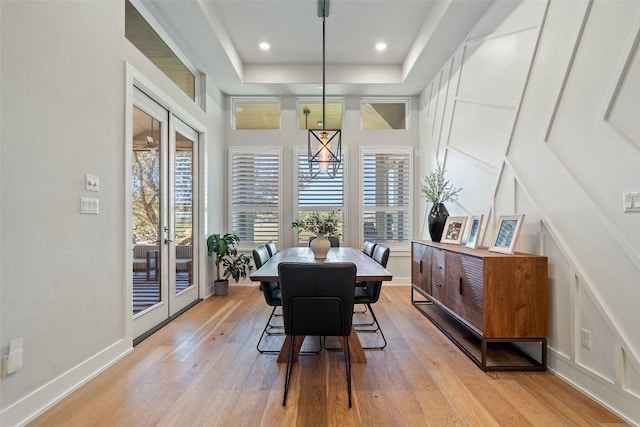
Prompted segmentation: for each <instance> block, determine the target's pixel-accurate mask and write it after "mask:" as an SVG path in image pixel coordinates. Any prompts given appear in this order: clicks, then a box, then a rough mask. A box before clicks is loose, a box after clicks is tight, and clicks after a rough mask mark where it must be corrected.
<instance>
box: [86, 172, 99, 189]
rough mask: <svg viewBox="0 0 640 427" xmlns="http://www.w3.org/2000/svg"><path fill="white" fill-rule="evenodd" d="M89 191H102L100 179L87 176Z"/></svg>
mask: <svg viewBox="0 0 640 427" xmlns="http://www.w3.org/2000/svg"><path fill="white" fill-rule="evenodd" d="M85 183H86V189H87V191H100V178H99V177H97V176H96V175H89V174H87V175H85Z"/></svg>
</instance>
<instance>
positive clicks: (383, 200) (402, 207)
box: [362, 149, 412, 244]
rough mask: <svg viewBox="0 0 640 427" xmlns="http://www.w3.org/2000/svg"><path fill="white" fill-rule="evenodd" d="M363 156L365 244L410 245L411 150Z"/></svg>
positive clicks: (366, 152) (370, 153) (367, 152)
mask: <svg viewBox="0 0 640 427" xmlns="http://www.w3.org/2000/svg"><path fill="white" fill-rule="evenodd" d="M376 151H377V152H375V153H374V152H371V151H367V150H364V151H363V152H362V213H363V217H362V226H363V236H364V240H372V241H375V242H380V243H389V244H394V243H398V244H402V243H409V238H410V237H409V236H410V235H411V215H410V213H411V176H412V174H411V157H410V150H408V149H407V150H397V151H396V150H394V151H390V152H380V150H376Z"/></svg>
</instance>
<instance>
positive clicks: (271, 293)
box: [252, 245, 284, 353]
mask: <svg viewBox="0 0 640 427" xmlns="http://www.w3.org/2000/svg"><path fill="white" fill-rule="evenodd" d="M252 254H253V262H254V263H255V264H256V270H257V269H259V268H260V267H262V266H263V265H264V263H266V262H267V261H269V259H270V258H271V256H270V255H269V250H268V249H267V247H266V246H265V245H260V246H257V247H255V248H254V249H253V253H252ZM260 289H261V290H262V293H263V294H264V300H265V302H266V303H267V305H268V306H270V307H273V309H272V310H271V314H270V315H269V319H268V320H267V324H266V325H265V326H264V329H263V330H262V334H260V339H259V340H258V345H257V346H256V348H257V349H258V351H259V352H260V353H278V352H279V350H265V349H263V348H261V347H260V344H261V343H262V340H263V338H264V336H265V335H284V332H283V331H282V326H276V325H272V324H271V320H272V319H273V317H274V316H275V315H276V309H277V308H278V307H282V297H281V295H280V286H279V285H278V282H260ZM272 329H280V331H279V332H272Z"/></svg>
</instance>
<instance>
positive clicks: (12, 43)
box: [0, 1, 224, 426]
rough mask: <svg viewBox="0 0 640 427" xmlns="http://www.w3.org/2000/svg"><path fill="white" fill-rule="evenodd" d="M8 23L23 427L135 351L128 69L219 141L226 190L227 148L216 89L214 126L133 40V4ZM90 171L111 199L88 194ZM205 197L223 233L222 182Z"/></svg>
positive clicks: (16, 396)
mask: <svg viewBox="0 0 640 427" xmlns="http://www.w3.org/2000/svg"><path fill="white" fill-rule="evenodd" d="M0 18H1V25H0V30H1V38H0V40H1V43H2V45H1V55H2V57H1V60H2V87H1V91H2V98H1V106H0V107H1V111H2V115H1V120H2V122H1V132H2V133H1V144H2V145H1V156H0V162H1V163H0V164H1V195H2V197H1V203H2V205H1V213H2V215H1V218H0V219H1V235H2V238H1V241H0V245H1V248H0V267H1V275H0V279H1V283H0V291H1V301H0V312H1V314H0V318H1V324H0V350H1V353H2V354H7V352H8V347H9V342H10V340H12V339H14V338H18V337H24V365H23V368H22V369H21V370H20V371H18V372H16V373H15V374H13V375H10V376H7V377H5V378H3V379H1V380H0V390H1V398H0V424H1V425H3V426H11V425H15V424H18V423H21V422H22V421H24V420H25V419H27V418H29V417H31V416H33V415H34V414H37V413H38V412H39V411H41V410H42V409H43V408H44V407H46V405H49V404H50V403H51V402H53V401H55V400H56V399H59V398H61V397H62V396H63V395H64V394H66V393H67V392H69V391H70V390H72V389H73V388H74V387H76V386H77V385H78V384H80V383H81V382H83V381H85V380H86V379H88V378H90V377H91V376H92V375H94V374H95V373H97V372H99V371H100V370H102V369H104V368H105V367H107V366H108V365H109V364H110V363H112V362H113V361H115V360H117V359H118V358H119V357H121V356H122V355H124V354H126V352H128V351H130V350H131V346H132V337H131V336H129V335H128V334H130V330H131V327H130V325H131V323H130V322H131V314H130V313H129V311H128V310H127V307H129V306H130V303H128V301H127V295H129V296H130V290H127V285H126V284H125V282H126V281H125V277H126V272H127V271H128V265H125V264H126V263H125V253H126V250H125V249H126V248H127V247H128V245H127V242H126V241H125V240H126V239H125V236H126V230H125V229H126V212H125V200H126V194H125V168H126V165H125V149H124V148H125V138H126V135H125V121H126V117H125V102H126V100H125V89H126V87H125V77H126V76H125V61H126V62H128V63H129V64H131V65H133V66H134V67H135V68H136V69H137V70H138V71H139V72H140V73H142V74H143V75H145V76H146V77H147V78H148V79H149V80H150V81H152V82H154V84H155V85H156V86H157V87H159V88H161V89H162V91H163V92H164V94H165V95H167V96H168V97H169V98H170V100H171V102H172V103H174V104H175V105H177V106H179V107H180V108H182V109H183V110H184V111H187V112H189V113H190V114H192V115H193V117H194V118H195V119H197V120H198V121H199V122H201V123H203V124H205V125H206V126H207V128H209V129H211V131H210V132H207V142H208V147H206V149H205V150H204V155H205V158H206V161H205V162H204V164H205V165H206V167H207V171H206V172H207V173H210V174H211V175H212V176H213V177H214V178H215V179H216V180H217V181H218V182H219V181H220V180H221V179H222V178H223V176H222V174H221V173H220V172H218V171H219V170H220V168H221V165H223V164H224V160H223V159H222V158H223V156H224V150H223V149H222V134H223V132H222V127H221V123H222V96H221V95H220V93H219V91H218V90H217V89H216V88H215V85H210V86H211V88H210V91H209V96H208V99H207V103H208V106H207V108H208V111H209V113H208V114H205V113H204V112H203V111H202V110H200V109H198V108H196V107H195V105H194V104H193V103H192V102H191V101H189V100H188V98H187V97H186V95H184V94H183V93H182V92H181V91H180V90H179V89H177V88H176V87H175V86H174V85H173V84H172V83H171V82H169V80H168V79H167V78H166V77H165V76H164V75H163V74H162V73H161V72H160V71H158V70H157V69H156V68H155V67H154V66H153V65H152V64H151V62H150V61H148V60H147V59H146V58H144V57H143V56H142V55H141V54H140V53H139V52H138V51H137V50H136V49H135V48H134V47H133V46H132V45H131V44H130V43H129V42H128V41H127V40H126V39H125V38H124V2H121V1H92V2H77V1H73V2H59V1H56V2H50V1H29V2H24V1H16V2H8V1H2V2H0ZM212 171H213V172H212ZM87 173H90V174H94V175H98V176H99V177H100V192H99V193H87V192H86V191H85V189H84V185H85V184H84V180H85V174H87ZM205 191H206V195H207V197H206V199H207V200H206V202H207V203H209V205H208V206H207V212H208V217H207V218H206V220H205V227H206V229H210V228H216V227H217V226H218V224H219V221H220V218H221V216H222V215H221V211H222V209H221V208H220V205H221V198H220V195H219V193H220V184H217V183H216V181H213V182H211V183H210V184H208V185H207V188H206V190H205ZM83 196H84V197H98V198H99V200H100V213H99V215H80V214H79V199H80V197H83ZM205 233H206V230H205Z"/></svg>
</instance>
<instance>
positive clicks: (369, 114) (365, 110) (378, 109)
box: [360, 98, 410, 130]
mask: <svg viewBox="0 0 640 427" xmlns="http://www.w3.org/2000/svg"><path fill="white" fill-rule="evenodd" d="M360 110H361V113H362V130H405V129H408V128H409V126H408V123H409V111H410V99H409V98H403V99H363V100H362V101H361V102H360Z"/></svg>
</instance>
